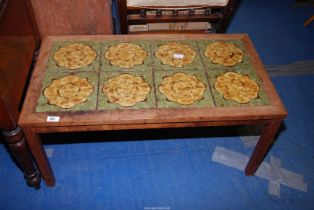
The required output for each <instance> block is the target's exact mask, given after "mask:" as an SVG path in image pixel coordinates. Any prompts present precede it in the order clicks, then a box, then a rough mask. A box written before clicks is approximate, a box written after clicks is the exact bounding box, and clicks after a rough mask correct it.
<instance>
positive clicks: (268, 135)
mask: <svg viewBox="0 0 314 210" xmlns="http://www.w3.org/2000/svg"><path fill="white" fill-rule="evenodd" d="M281 122H282V120H281V119H276V120H272V121H271V122H270V123H269V124H267V125H266V127H265V128H264V130H263V132H262V135H261V136H260V138H259V140H258V142H257V144H256V146H255V149H254V151H253V154H252V155H251V157H250V160H249V162H248V164H247V166H246V168H245V174H246V175H247V176H253V175H254V174H255V172H256V171H257V169H258V167H259V166H260V164H261V162H262V161H263V159H264V157H265V155H266V153H267V151H268V149H269V147H270V146H271V144H272V142H273V141H274V137H275V135H276V132H277V130H278V128H279V126H280V124H281Z"/></svg>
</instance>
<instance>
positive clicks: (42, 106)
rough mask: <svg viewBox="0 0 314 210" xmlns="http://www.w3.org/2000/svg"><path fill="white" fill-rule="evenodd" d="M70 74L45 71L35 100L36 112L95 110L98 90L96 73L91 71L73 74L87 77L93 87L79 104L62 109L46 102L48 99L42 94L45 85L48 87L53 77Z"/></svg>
mask: <svg viewBox="0 0 314 210" xmlns="http://www.w3.org/2000/svg"><path fill="white" fill-rule="evenodd" d="M67 75H70V74H69V73H65V72H63V73H57V72H53V74H51V73H47V72H46V75H45V79H44V81H43V83H42V88H41V94H40V97H39V99H38V102H37V107H36V112H59V111H66V112H68V111H94V110H96V102H97V92H98V74H96V73H92V72H78V73H75V74H73V75H76V76H79V77H85V78H87V79H88V82H90V83H91V84H92V85H93V87H94V91H93V92H92V93H91V94H90V95H89V96H88V98H87V101H86V102H84V103H81V104H78V105H76V106H74V107H72V108H69V109H63V108H61V107H58V106H56V105H51V104H48V99H47V98H46V97H45V96H44V94H43V92H44V89H45V88H46V87H48V86H49V85H50V84H51V82H52V81H53V80H54V79H60V78H62V77H65V76H67Z"/></svg>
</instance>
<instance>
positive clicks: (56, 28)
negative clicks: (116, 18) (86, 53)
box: [31, 0, 113, 38]
mask: <svg viewBox="0 0 314 210" xmlns="http://www.w3.org/2000/svg"><path fill="white" fill-rule="evenodd" d="M31 2H32V6H33V9H34V13H35V16H36V21H37V24H38V28H39V31H40V34H41V37H42V38H43V37H44V36H46V35H85V34H86V35H94V34H112V32H113V29H112V15H111V14H112V13H111V4H110V2H111V1H110V0H31Z"/></svg>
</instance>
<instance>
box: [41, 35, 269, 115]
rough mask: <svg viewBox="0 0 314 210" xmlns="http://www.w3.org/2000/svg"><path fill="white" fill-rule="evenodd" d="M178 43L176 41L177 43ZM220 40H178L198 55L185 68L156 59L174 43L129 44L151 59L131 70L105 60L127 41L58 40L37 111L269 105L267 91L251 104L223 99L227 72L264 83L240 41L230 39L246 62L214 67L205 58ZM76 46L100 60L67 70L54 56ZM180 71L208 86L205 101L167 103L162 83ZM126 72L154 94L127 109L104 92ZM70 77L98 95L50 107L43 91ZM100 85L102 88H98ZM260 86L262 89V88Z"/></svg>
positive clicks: (144, 42)
mask: <svg viewBox="0 0 314 210" xmlns="http://www.w3.org/2000/svg"><path fill="white" fill-rule="evenodd" d="M174 41H175V40H174ZM215 41H220V40H184V41H181V40H180V41H177V42H179V43H182V44H188V45H189V46H190V47H191V48H192V49H193V50H195V51H196V53H197V55H196V57H195V59H194V62H193V63H192V64H188V65H186V66H184V67H182V68H176V67H172V66H170V65H163V64H161V62H160V61H159V59H157V58H156V57H155V56H154V52H155V51H156V50H157V48H158V46H159V45H162V44H167V43H169V42H171V40H144V41H140V40H134V41H133V40H132V41H129V43H134V44H139V45H141V46H142V47H143V48H144V49H145V50H147V52H148V57H147V58H146V59H145V60H144V64H142V65H137V66H135V67H133V68H131V69H123V68H120V67H118V66H113V65H111V64H110V63H109V61H108V60H107V59H106V58H105V57H104V53H105V52H106V50H107V49H108V48H109V47H110V46H113V45H117V44H119V43H123V41H58V42H54V43H53V46H52V49H51V52H50V55H49V60H48V63H47V70H46V75H45V78H44V81H43V85H42V89H41V95H40V97H39V100H38V104H37V107H36V112H58V111H67V112H68V111H93V110H115V109H144V108H157V107H158V108H180V107H181V108H182V107H213V106H217V107H225V106H259V105H266V104H269V100H268V99H267V96H266V94H265V92H264V91H263V90H262V89H261V90H260V92H259V97H258V98H257V99H253V100H251V101H250V102H249V103H248V104H239V103H237V102H234V101H231V100H225V99H224V98H223V96H222V95H221V94H220V93H219V92H217V91H216V90H215V89H214V88H213V84H214V81H215V78H216V77H217V76H218V75H220V74H223V73H225V72H227V71H235V72H238V73H242V74H243V73H245V74H248V75H249V76H250V77H251V78H252V79H254V80H255V81H257V82H258V83H259V84H261V80H260V79H259V78H258V76H257V75H256V73H255V70H254V67H253V65H252V64H251V60H250V57H249V55H247V54H246V51H245V46H244V43H243V42H241V41H240V40H228V41H224V40H223V41H224V42H230V43H234V44H235V45H237V46H238V47H239V48H240V49H242V50H243V51H244V52H245V56H244V60H243V62H242V63H238V64H236V65H235V66H232V67H225V66H223V65H219V64H213V63H211V61H210V60H209V59H208V58H207V57H205V56H204V53H203V52H204V50H205V48H206V46H207V45H208V44H210V43H213V42H215ZM72 43H82V44H86V45H90V46H91V47H92V48H93V49H94V50H95V51H96V52H97V57H96V59H95V60H94V61H93V62H92V64H91V65H89V66H85V67H81V68H79V69H77V70H69V69H65V68H63V67H58V66H57V65H56V62H55V61H54V60H53V58H52V55H53V54H54V53H55V52H56V51H57V50H58V49H59V48H60V47H61V46H66V45H69V44H72ZM176 72H184V73H187V74H191V75H196V76H197V77H198V78H199V79H201V80H202V81H203V83H204V84H205V85H206V91H205V93H204V99H203V100H201V101H198V102H194V103H193V104H191V105H181V104H178V103H176V102H171V101H168V100H166V97H165V96H164V95H163V94H162V93H161V92H160V91H159V89H158V86H159V84H161V81H162V78H163V77H164V76H170V75H172V74H174V73H176ZM122 73H130V74H132V75H135V76H142V77H143V78H144V80H145V81H146V82H147V83H149V84H150V86H151V88H152V89H151V92H150V94H149V97H148V98H147V99H146V101H144V102H138V103H137V104H135V105H134V106H132V107H123V106H121V105H119V104H112V103H109V102H108V98H107V96H106V95H105V94H103V93H102V87H103V84H104V81H105V80H107V79H109V78H111V77H114V76H117V75H119V74H122ZM69 74H75V75H78V76H81V77H87V78H88V80H89V82H91V83H92V84H93V86H94V88H95V89H94V92H93V93H92V94H91V95H90V96H89V97H88V101H87V102H86V103H82V104H79V105H76V106H74V107H73V108H70V109H62V108H60V107H57V106H55V105H49V104H47V99H46V98H45V96H44V95H43V90H44V88H45V87H47V86H48V85H49V84H50V83H51V81H52V79H54V78H61V77H64V76H66V75H69ZM98 86H99V87H98ZM260 87H262V86H261V85H260Z"/></svg>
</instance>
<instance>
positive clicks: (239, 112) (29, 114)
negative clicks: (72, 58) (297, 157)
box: [19, 34, 287, 130]
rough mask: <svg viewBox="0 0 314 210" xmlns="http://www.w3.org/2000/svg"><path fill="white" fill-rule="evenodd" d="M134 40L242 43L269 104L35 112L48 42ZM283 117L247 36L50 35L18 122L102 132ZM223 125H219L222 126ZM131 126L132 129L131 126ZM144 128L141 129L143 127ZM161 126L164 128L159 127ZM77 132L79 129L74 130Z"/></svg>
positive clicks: (279, 102) (278, 103) (31, 125)
mask: <svg viewBox="0 0 314 210" xmlns="http://www.w3.org/2000/svg"><path fill="white" fill-rule="evenodd" d="M138 39H142V40H144V39H146V40H150V39H169V40H185V39H196V40H200V39H220V40H242V41H243V42H244V44H245V47H246V53H247V54H248V56H249V57H250V59H251V60H252V63H253V65H254V66H255V69H256V73H257V74H258V76H259V77H260V78H261V79H262V81H263V82H262V85H263V90H264V91H265V92H266V94H267V96H268V98H269V99H270V103H271V104H270V105H265V106H251V107H212V108H180V109H174V108H171V109H170V108H169V109H138V110H136V109H133V110H132V109H125V110H111V111H93V112H58V113H36V112H35V108H36V103H37V100H38V97H39V95H40V94H41V92H40V89H41V84H42V80H43V78H44V72H45V65H46V63H47V60H48V55H49V52H50V48H51V44H52V41H57V40H59V41H60V40H125V41H127V40H138ZM48 115H57V116H60V122H58V123H51V122H46V119H47V116H48ZM286 115H287V113H286V111H285V108H284V106H283V104H282V103H281V100H280V98H279V96H278V95H277V93H276V90H275V89H274V87H273V85H272V83H271V81H270V79H269V77H268V74H267V73H266V72H265V70H264V67H263V64H262V63H261V61H260V59H259V57H258V54H257V53H256V51H255V49H254V47H253V45H252V42H251V41H250V39H249V38H248V36H247V35H241V34H240V35H217V34H209V35H202V34H199V35H195V34H193V35H191V34H180V35H178V34H177V35H127V36H126V35H125V36H123V35H121V36H54V37H53V36H52V37H47V38H46V39H45V40H44V42H43V45H42V49H41V53H40V55H39V59H38V62H37V65H36V68H35V71H34V74H33V78H32V81H31V85H30V87H29V91H28V94H27V100H26V102H25V104H24V107H23V111H22V115H21V117H20V121H19V123H20V124H21V125H22V126H24V127H29V126H30V127H46V126H49V127H60V129H61V130H62V127H64V126H85V125H101V126H102V129H105V127H106V125H108V127H111V125H119V124H120V125H128V124H134V125H135V126H138V128H141V127H142V126H143V125H146V124H151V123H152V124H155V125H158V124H159V125H162V124H163V123H169V126H170V125H173V126H174V124H173V123H183V122H189V123H191V122H215V121H219V122H226V124H229V123H227V121H248V120H253V121H254V120H263V119H282V118H284V117H285V116H286ZM223 124H224V123H220V125H223ZM134 125H133V126H134ZM144 127H145V126H144ZM161 127H164V126H161ZM77 130H80V128H79V127H78V128H77Z"/></svg>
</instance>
